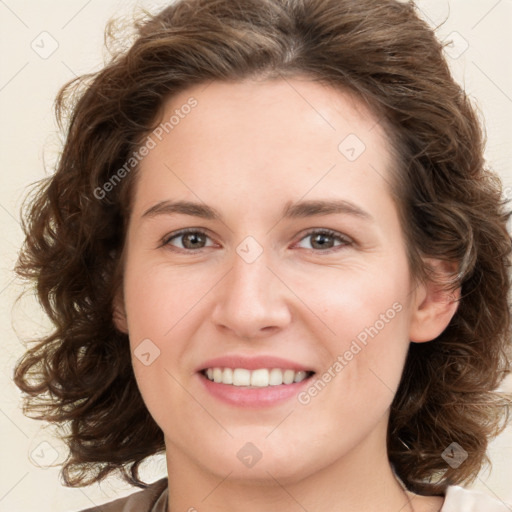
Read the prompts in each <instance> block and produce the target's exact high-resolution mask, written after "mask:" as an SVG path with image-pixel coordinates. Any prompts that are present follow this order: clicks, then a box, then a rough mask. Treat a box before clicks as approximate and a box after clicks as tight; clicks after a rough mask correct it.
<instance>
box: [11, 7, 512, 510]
mask: <svg viewBox="0 0 512 512" xmlns="http://www.w3.org/2000/svg"><path fill="white" fill-rule="evenodd" d="M84 84H85V87H84V89H83V90H82V91H81V92H80V93H77V95H76V97H77V99H76V102H75V103H74V104H72V107H71V117H70V123H69V127H68V135H67V140H66V144H65V147H64V149H63V153H62V157H61V159H60V162H59V166H58V169H57V172H56V173H55V175H53V176H52V177H50V178H49V179H47V180H46V181H45V182H43V183H42V186H41V188H40V189H39V191H38V193H37V196H36V198H35V200H34V201H33V203H32V205H31V208H30V210H29V211H28V212H27V220H26V224H25V229H26V235H27V238H26V242H25V246H24V248H23V251H22V253H21V254H20V259H19V262H18V265H17V271H18V273H19V274H20V275H22V276H24V277H27V278H33V279H35V280H36V282H37V286H38V293H39V297H40V300H41V301H42V304H43V306H44V307H45V309H46V311H47V313H48V314H49V315H50V317H51V319H52V320H53V322H54V323H55V331H54V332H53V333H52V334H51V335H50V336H48V337H46V338H45V339H43V340H40V343H39V344H38V345H36V346H35V347H33V348H32V349H31V350H29V351H28V352H27V353H26V354H25V356H24V357H23V358H22V360H21V361H19V363H18V365H17V368H16V371H15V381H16V383H17V385H18V386H19V387H20V388H21V389H22V390H23V391H25V392H26V393H27V394H28V395H29V396H28V398H27V409H28V412H30V411H32V412H36V411H37V413H39V414H38V415H37V416H36V417H39V418H43V419H45V420H47V421H53V422H56V423H66V424H68V425H69V426H70V434H69V435H68V436H67V438H66V441H67V443H68V445H69V448H70V457H69V459H68V460H67V461H66V463H65V465H64V468H63V476H64V479H65V482H66V484H67V485H70V486H79V485H86V484H89V483H93V482H97V481H100V480H101V479H102V478H104V477H105V476H106V475H108V474H109V473H111V472H112V471H114V470H121V471H122V473H123V475H124V477H125V478H126V480H127V481H129V482H130V483H132V484H134V485H137V486H139V487H146V489H145V490H143V491H140V492H138V493H135V494H133V495H131V496H130V497H128V498H123V499H120V500H117V501H114V502H112V503H111V504H109V505H102V506H101V507H100V508H98V509H97V510H105V511H128V510H130V511H131V510H137V511H139V510H140V511H152V512H164V511H165V512H177V511H178V510H199V511H200V510H208V511H220V510H222V511H230V510H239V508H240V506H241V505H243V507H244V509H248V510H249V511H251V510H254V511H261V510H265V511H271V510H280V511H283V510H284V511H288V510H289V511H292V510H309V511H313V510H315V511H316V510H318V511H319V510H322V511H331V510H332V511H337V512H340V511H341V512H345V511H349V510H350V511H353V510H357V511H375V510H379V511H381V512H387V511H398V510H403V511H414V512H426V511H439V510H441V511H443V512H451V511H462V510H464V511H466V510H479V511H480V510H486V511H503V510H509V509H508V507H507V506H506V505H505V504H503V503H501V502H500V501H498V500H495V499H491V498H490V497H487V496H485V495H480V494H478V493H475V492H472V491H469V490H465V489H463V488H462V487H461V486H460V485H461V484H464V483H468V482H471V480H472V479H474V478H475V476H476V475H477V473H478V471H479V469H480V468H481V466H482V464H483V463H484V462H485V461H486V455H485V451H486V447H487V443H488V441H489V440H490V439H492V437H494V436H495V435H497V433H499V432H500V430H501V429H502V428H503V426H504V424H505V422H506V421H505V420H506V417H505V413H506V410H507V409H506V406H507V404H508V403H509V399H508V398H507V397H503V396H500V395H498V394H497V393H496V392H495V391H494V390H495V389H496V387H497V386H498V384H499V383H500V381H501V379H502V377H503V375H504V374H505V373H506V372H507V371H508V369H509V357H508V354H509V350H510V337H509V329H510V325H509V324H510V313H509V308H508V303H507V294H508V291H509V286H510V283H509V275H508V267H509V264H510V237H509V236H508V234H507V231H506V222H507V219H508V217H509V213H508V211H506V210H505V208H504V204H503V203H502V200H501V188H500V184H499V180H498V179H497V178H496V176H495V175H494V174H492V173H491V172H490V171H489V170H487V169H486V168H485V167H484V160H483V144H482V137H481V131H480V127H479V124H478V121H477V119H476V116H475V114H474V112H473V110H472V107H471V105H470V103H469V102H468V100H467V98H466V96H465V95H464V92H463V91H462V90H461V89H460V87H459V86H458V85H457V84H456V83H455V82H454V80H453V78H452V77H451V75H450V73H449V70H448V67H447V65H446V62H445V61H444V59H443V56H442V47H441V45H440V43H438V42H437V40H436V39H435V36H434V34H433V33H432V31H431V29H430V28H429V27H428V26H427V25H426V24H425V23H424V22H423V21H421V20H420V19H419V18H418V16H417V14H416V12H415V9H414V6H413V5H411V4H406V3H400V2H396V1H394V0H384V1H383V0H378V1H377V0H362V1H356V0H293V1H292V0H236V1H235V0H182V1H179V2H177V3H175V4H172V5H171V6H169V7H168V8H166V9H165V10H164V11H162V12H161V13H160V14H159V15H157V16H155V17H153V18H151V19H148V20H147V21H146V22H145V23H143V24H141V25H140V26H139V35H138V37H137V39H136V40H135V42H134V43H133V45H132V46H131V48H130V49H129V50H128V51H127V52H126V53H124V54H120V55H118V56H117V57H116V58H114V59H113V60H112V62H111V63H110V64H108V65H107V66H106V67H105V68H104V69H103V70H102V71H100V72H99V73H97V74H96V75H95V76H92V77H88V78H87V79H84ZM71 87H72V85H71V84H70V85H68V86H67V87H66V88H64V89H63V90H62V91H61V93H60V96H59V98H58V103H57V109H58V113H60V114H61V115H62V116H64V112H65V110H64V109H65V107H66V105H67V104H66V99H67V94H68V93H70V92H71V90H72V89H71ZM34 372H35V373H36V375H37V376H36V380H35V381H34V380H33V375H34ZM29 376H30V379H29ZM47 392H49V393H50V397H51V398H50V399H49V400H47V401H44V400H43V397H42V396H43V394H44V393H47ZM41 407H42V410H41ZM163 451H165V456H166V462H167V470H168V475H169V477H168V478H166V479H162V480H160V481H158V482H156V483H154V484H152V485H149V486H148V484H145V483H144V482H143V481H142V480H141V479H140V476H139V474H138V467H139V465H140V463H141V462H142V461H143V460H144V459H145V458H146V457H147V456H149V455H152V454H155V453H159V452H163ZM470 507H473V508H470ZM91 510H93V509H91ZM94 510H96V509H94Z"/></svg>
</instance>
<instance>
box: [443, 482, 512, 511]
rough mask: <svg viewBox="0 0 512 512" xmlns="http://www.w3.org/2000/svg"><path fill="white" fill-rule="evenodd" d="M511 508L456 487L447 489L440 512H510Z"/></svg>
mask: <svg viewBox="0 0 512 512" xmlns="http://www.w3.org/2000/svg"><path fill="white" fill-rule="evenodd" d="M511 510H512V507H511V506H510V505H508V504H506V503H504V502H503V501H500V500H499V499H497V498H493V497H491V496H489V495H487V494H484V493H483V492H479V491H474V490H472V489H464V488H463V487H459V486H458V485H451V486H449V487H448V488H447V490H446V494H445V501H444V505H443V508H442V509H441V512H510V511H511Z"/></svg>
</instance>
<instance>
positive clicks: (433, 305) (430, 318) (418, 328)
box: [409, 259, 460, 343]
mask: <svg viewBox="0 0 512 512" xmlns="http://www.w3.org/2000/svg"><path fill="white" fill-rule="evenodd" d="M425 263H427V264H428V265H429V266H430V267H431V268H432V270H433V271H434V275H435V276H436V280H435V282H434V281H432V280H429V281H427V282H424V283H420V284H419V286H418V288H417V289H416V291H415V300H414V301H413V307H414V311H412V315H411V324H410V328H409V339H410V340H411V341H412V342H414V343H423V342H426V341H431V340H433V339H435V338H437V337H438V336H439V335H440V334H441V333H442V332H443V331H444V330H445V329H446V327H447V326H448V324H449V323H450V320H451V319H452V318H453V315H455V313H456V311H457V308H458V306H459V301H460V287H459V288H457V289H456V290H455V291H448V290H446V289H443V284H446V283H448V282H449V280H450V278H451V277H452V276H453V275H454V273H456V272H457V270H458V269H457V265H456V264H455V263H449V262H446V261H441V260H434V259H429V260H426V261H425Z"/></svg>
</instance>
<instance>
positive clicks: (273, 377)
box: [203, 367, 310, 388]
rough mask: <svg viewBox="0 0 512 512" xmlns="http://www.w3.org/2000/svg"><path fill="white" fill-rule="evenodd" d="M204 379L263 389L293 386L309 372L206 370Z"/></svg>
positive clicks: (243, 369)
mask: <svg viewBox="0 0 512 512" xmlns="http://www.w3.org/2000/svg"><path fill="white" fill-rule="evenodd" d="M203 373H205V375H206V377H207V378H208V379H209V380H211V381H213V382H217V383H222V384H231V385H233V386H252V387H258V388H264V387H267V386H279V385H281V384H293V383H294V382H302V381H303V380H304V379H305V378H307V377H308V374H309V373H310V372H305V371H302V370H297V371H295V370H290V369H287V370H281V369H280V368H271V369H267V368H259V369H257V370H247V369H245V368H234V369H233V368H218V367H215V368H208V369H207V370H206V371H205V372H203Z"/></svg>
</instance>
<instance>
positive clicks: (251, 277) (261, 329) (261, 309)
mask: <svg viewBox="0 0 512 512" xmlns="http://www.w3.org/2000/svg"><path fill="white" fill-rule="evenodd" d="M268 264H269V261H268V259H267V258H266V257H265V251H264V252H263V253H262V254H261V255H260V257H259V258H258V259H257V260H256V261H254V262H252V263H248V262H246V261H244V259H243V258H241V257H239V256H238V255H235V257H234V264H233V267H232V269H231V271H230V272H228V274H227V275H226V276H225V277H224V279H222V281H221V282H220V283H219V284H218V286H217V287H216V289H217V292H218V293H217V294H216V297H215V301H216V305H215V308H214V311H213V313H212V321H213V322H214V324H215V326H216V327H217V328H218V329H220V330H222V331H224V334H226V333H227V332H228V331H229V332H230V333H231V334H232V335H233V336H237V337H239V338H244V339H248V338H250V339H254V338H262V337H266V336H269V335H272V334H274V333H276V332H278V331H279V330H280V329H283V328H284V327H285V326H286V325H288V324H289V323H290V320H291V314H290V309H289V306H290V300H289V299H290V298H291V297H292V296H293V294H292V292H291V291H290V289H289V288H288V287H287V286H286V284H285V283H284V282H283V281H282V280H281V279H280V277H279V276H278V274H277V272H276V271H275V270H274V269H271V268H270V267H269V265H268Z"/></svg>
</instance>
